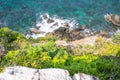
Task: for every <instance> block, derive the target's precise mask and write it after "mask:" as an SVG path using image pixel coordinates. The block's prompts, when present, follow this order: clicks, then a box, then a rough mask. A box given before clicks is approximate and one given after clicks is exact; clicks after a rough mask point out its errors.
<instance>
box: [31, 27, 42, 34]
mask: <svg viewBox="0 0 120 80" xmlns="http://www.w3.org/2000/svg"><path fill="white" fill-rule="evenodd" d="M30 32H31V33H35V34H40V33H41V32H40V31H39V30H38V29H36V28H30Z"/></svg>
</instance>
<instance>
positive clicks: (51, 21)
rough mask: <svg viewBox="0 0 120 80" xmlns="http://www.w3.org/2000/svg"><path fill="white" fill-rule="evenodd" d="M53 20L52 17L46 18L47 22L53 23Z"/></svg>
mask: <svg viewBox="0 0 120 80" xmlns="http://www.w3.org/2000/svg"><path fill="white" fill-rule="evenodd" d="M53 22H55V21H54V20H53V19H50V18H48V20H47V23H53Z"/></svg>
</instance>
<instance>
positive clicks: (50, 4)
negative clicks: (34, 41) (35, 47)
mask: <svg viewBox="0 0 120 80" xmlns="http://www.w3.org/2000/svg"><path fill="white" fill-rule="evenodd" d="M43 13H48V14H50V15H51V16H53V15H57V16H59V17H62V18H66V19H70V18H72V19H75V20H76V21H77V22H78V23H79V24H80V25H83V24H85V25H87V26H88V27H89V28H92V29H106V28H109V27H108V26H109V24H107V23H106V22H105V20H104V15H105V14H107V13H114V14H118V15H120V0H0V27H3V26H8V27H9V28H11V29H13V30H16V31H19V32H24V31H27V30H29V28H30V27H33V26H34V25H35V24H36V19H37V18H38V16H39V15H40V14H43Z"/></svg>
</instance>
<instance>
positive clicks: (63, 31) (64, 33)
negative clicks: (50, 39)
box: [53, 27, 84, 41]
mask: <svg viewBox="0 0 120 80" xmlns="http://www.w3.org/2000/svg"><path fill="white" fill-rule="evenodd" d="M53 35H57V36H58V37H59V38H61V39H67V40H68V41H74V40H79V39H82V38H84V36H83V35H82V34H81V32H80V31H76V30H70V29H69V28H66V27H60V28H59V29H57V30H55V31H54V32H53Z"/></svg>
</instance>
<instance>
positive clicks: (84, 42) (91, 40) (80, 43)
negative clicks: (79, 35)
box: [55, 36, 98, 51]
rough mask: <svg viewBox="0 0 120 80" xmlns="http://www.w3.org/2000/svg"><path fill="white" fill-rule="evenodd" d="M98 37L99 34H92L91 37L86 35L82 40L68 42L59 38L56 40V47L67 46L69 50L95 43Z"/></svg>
mask: <svg viewBox="0 0 120 80" xmlns="http://www.w3.org/2000/svg"><path fill="white" fill-rule="evenodd" d="M97 38H98V36H90V37H86V38H83V39H80V40H75V41H70V42H66V41H64V40H57V41H55V45H56V47H66V48H67V49H68V50H70V51H72V50H74V49H76V48H77V47H79V46H84V45H91V46H93V45H95V43H96V39H97Z"/></svg>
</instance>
